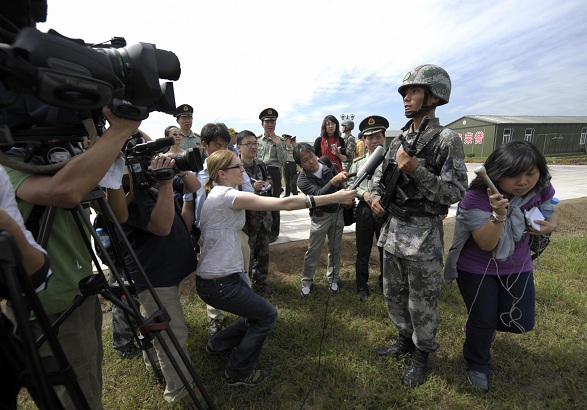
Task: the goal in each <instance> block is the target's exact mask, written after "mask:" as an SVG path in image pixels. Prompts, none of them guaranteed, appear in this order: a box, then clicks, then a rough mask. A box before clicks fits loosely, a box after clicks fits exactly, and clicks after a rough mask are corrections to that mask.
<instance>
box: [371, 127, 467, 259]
mask: <svg viewBox="0 0 587 410" xmlns="http://www.w3.org/2000/svg"><path fill="white" fill-rule="evenodd" d="M438 124H439V120H438V118H433V119H431V120H430V122H429V124H428V128H429V127H432V126H437V125H438ZM428 128H427V129H428ZM402 135H403V136H404V137H405V138H406V140H407V142H408V143H411V142H412V141H413V139H414V137H415V135H416V133H415V132H413V131H411V130H406V131H404V132H403V134H402ZM422 135H424V134H422ZM437 135H438V136H437V137H435V138H433V137H432V136H431V138H427V139H426V140H423V139H422V138H420V140H419V141H418V147H417V149H418V152H417V153H416V157H417V158H418V159H419V161H420V166H419V167H418V168H417V169H416V171H415V172H414V173H413V174H412V175H411V176H410V177H411V179H412V183H411V184H410V186H409V187H408V189H407V192H406V193H407V194H408V197H409V199H410V202H412V203H418V204H419V205H421V206H422V209H423V210H424V211H426V212H430V213H431V214H434V216H424V217H411V218H410V219H409V221H403V220H400V219H398V218H396V217H394V216H392V215H390V216H388V217H387V221H386V222H385V224H384V226H383V228H382V230H381V236H380V237H379V242H378V243H377V245H378V246H382V247H383V248H384V250H385V251H386V252H389V253H391V254H393V255H396V256H398V257H402V258H405V259H408V260H434V259H441V260H442V256H443V250H444V249H443V242H444V239H443V229H442V219H443V218H444V214H446V212H447V210H448V206H450V205H451V204H454V203H456V202H458V201H460V200H461V199H462V198H463V195H464V194H465V190H466V186H467V168H466V166H465V155H464V149H463V143H462V141H461V139H460V138H459V136H458V134H457V133H456V132H454V131H453V130H451V129H449V128H442V129H441V130H440V132H439V133H438V134H437ZM427 141H428V143H427V144H426V142H427ZM424 144H426V145H424ZM400 145H401V141H400V139H399V138H396V139H395V140H394V141H393V142H392V143H391V146H390V147H389V150H388V152H387V155H386V157H385V159H384V161H383V164H382V165H381V166H380V167H378V168H377V169H376V170H375V174H374V176H373V188H372V190H371V198H372V199H374V198H376V197H377V196H381V194H382V192H381V190H380V187H379V181H380V179H381V177H382V174H383V170H385V168H386V167H387V164H388V163H389V162H390V161H392V162H395V158H396V155H397V151H398V149H399V147H400Z"/></svg>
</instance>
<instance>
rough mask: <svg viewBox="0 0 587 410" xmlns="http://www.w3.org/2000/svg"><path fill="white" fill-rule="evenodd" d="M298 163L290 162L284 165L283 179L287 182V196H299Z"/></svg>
mask: <svg viewBox="0 0 587 410" xmlns="http://www.w3.org/2000/svg"><path fill="white" fill-rule="evenodd" d="M296 168H297V167H296V163H295V162H291V161H288V162H286V163H285V164H283V179H284V180H285V196H290V194H294V195H297V194H298V174H297V169H296Z"/></svg>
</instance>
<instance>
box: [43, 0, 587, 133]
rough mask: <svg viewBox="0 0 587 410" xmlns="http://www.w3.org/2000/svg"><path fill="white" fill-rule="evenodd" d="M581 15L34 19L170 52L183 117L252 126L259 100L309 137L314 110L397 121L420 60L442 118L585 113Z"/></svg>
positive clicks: (62, 13)
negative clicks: (445, 78) (406, 81)
mask: <svg viewBox="0 0 587 410" xmlns="http://www.w3.org/2000/svg"><path fill="white" fill-rule="evenodd" d="M582 16H584V4H583V2H581V1H580V0H571V1H566V2H563V3H560V2H556V3H555V2H554V1H550V0H538V1H530V0H512V1H508V0H501V1H488V0H482V1H477V2H462V1H456V0H430V1H426V2H396V1H387V0H379V1H374V0H366V1H363V2H356V1H351V0H342V1H324V0H314V1H308V0H300V1H292V2H279V1H277V2H276V1H265V0H263V1H261V0H249V1H238V0H226V1H222V2H208V1H189V2H185V1H177V0H168V1H165V2H162V1H155V0H150V1H124V2H121V1H116V2H115V1H112V0H102V1H101V2H100V4H99V5H98V4H95V3H90V2H82V1H79V0H77V1H74V0H59V1H58V0H49V16H48V23H47V24H45V25H42V27H40V28H41V29H42V30H46V29H47V28H49V27H53V28H56V29H57V30H58V31H60V32H62V34H65V35H68V36H71V37H78V38H83V39H84V40H86V41H103V40H105V39H108V38H109V37H111V36H114V35H118V36H125V37H126V39H127V41H128V42H129V44H134V43H137V42H139V41H142V42H151V43H155V44H156V45H157V47H159V48H162V49H168V50H171V51H174V52H175V53H176V54H177V55H178V57H179V59H180V61H181V64H182V76H181V79H180V80H179V81H178V82H177V83H176V84H175V93H176V101H177V103H178V104H180V103H189V104H191V105H193V106H194V107H195V111H196V115H195V126H194V128H195V129H199V127H201V126H202V125H203V124H204V123H205V122H209V121H215V120H218V121H223V122H226V123H227V124H228V125H229V126H232V127H235V128H237V129H243V128H248V129H251V130H252V131H255V132H259V131H260V130H261V128H260V124H259V121H258V119H257V116H258V113H259V112H260V111H261V110H262V109H263V108H265V107H269V106H271V107H274V108H276V109H277V110H278V111H279V113H280V117H279V122H278V129H277V131H278V132H282V133H283V132H287V133H291V134H296V135H303V136H305V138H308V139H310V137H313V136H315V135H317V134H318V132H319V129H320V125H321V122H322V118H324V116H325V115H327V114H334V115H336V116H337V117H338V116H339V115H340V114H341V113H354V114H356V116H357V118H356V120H359V121H360V119H362V118H364V117H365V116H367V115H370V114H380V115H384V116H386V117H387V118H388V119H389V120H390V123H391V128H395V129H397V128H399V127H401V126H402V125H403V124H404V122H405V118H404V116H403V109H402V103H401V98H400V96H399V94H398V93H397V87H398V86H399V84H400V82H401V79H402V78H403V75H404V74H405V73H406V72H407V71H408V70H409V69H410V68H412V67H414V66H416V65H419V64H422V63H434V64H438V65H441V66H442V67H444V68H445V69H446V70H447V71H448V72H449V74H450V75H451V78H452V80H453V94H452V97H451V103H450V104H449V105H447V106H443V107H441V108H440V109H439V110H438V114H439V115H440V116H441V119H442V120H443V122H449V121H451V120H454V119H456V118H458V117H460V116H463V115H467V114H487V113H492V114H497V113H502V114H506V113H511V114H532V113H536V114H552V115H565V114H568V115H580V114H585V109H586V108H587V105H586V104H585V103H584V101H585V99H584V97H583V96H582V95H581V94H582V90H584V89H585V84H586V80H585V79H586V78H587V72H586V71H587V68H586V67H587V61H586V60H587V57H586V55H585V53H584V52H583V51H582V49H583V48H584V44H585V42H586V41H585V40H587V33H586V29H585V25H584V22H583V21H582ZM88 17H89V19H88ZM563 90H564V98H561V92H562V91H563ZM174 121H175V120H174V119H173V118H172V117H169V116H166V115H163V114H159V113H153V114H151V117H150V118H149V119H148V120H147V121H145V122H144V124H143V126H142V128H144V129H147V131H148V132H149V133H150V134H154V135H156V136H158V135H159V134H162V130H163V128H164V127H165V126H166V125H168V124H173V123H174ZM356 122H357V121H356Z"/></svg>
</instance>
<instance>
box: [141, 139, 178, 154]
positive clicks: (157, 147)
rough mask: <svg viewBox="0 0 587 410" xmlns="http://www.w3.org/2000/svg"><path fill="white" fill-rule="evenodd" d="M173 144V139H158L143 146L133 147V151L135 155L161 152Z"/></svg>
mask: <svg viewBox="0 0 587 410" xmlns="http://www.w3.org/2000/svg"><path fill="white" fill-rule="evenodd" d="M173 144H175V140H174V139H173V137H167V138H159V139H156V140H155V141H149V142H145V143H144V144H137V145H135V147H134V151H135V152H136V153H137V154H144V153H155V152H158V151H161V150H162V149H163V148H165V147H171V146H172V145H173Z"/></svg>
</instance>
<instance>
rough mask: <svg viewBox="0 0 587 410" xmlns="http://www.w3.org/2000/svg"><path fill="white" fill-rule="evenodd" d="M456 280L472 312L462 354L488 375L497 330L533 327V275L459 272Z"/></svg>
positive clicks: (529, 328)
mask: <svg viewBox="0 0 587 410" xmlns="http://www.w3.org/2000/svg"><path fill="white" fill-rule="evenodd" d="M457 283H458V284H459V290H460V291H461V295H462V296H463V300H464V301H465V305H467V311H468V312H469V318H468V319H467V331H466V339H465V343H464V344H463V355H464V357H465V360H466V361H467V365H468V368H469V370H475V371H478V372H481V373H485V374H488V373H489V367H490V365H489V363H490V359H491V354H490V353H489V351H490V349H491V344H492V342H493V340H492V339H493V334H494V332H495V331H496V330H499V331H500V332H509V333H525V332H528V331H530V330H532V329H533V328H534V318H535V313H536V312H535V301H536V293H535V289H534V275H533V273H532V272H523V273H519V274H517V273H516V274H512V275H500V276H496V275H481V274H475V273H469V272H463V271H459V277H458V279H457Z"/></svg>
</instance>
